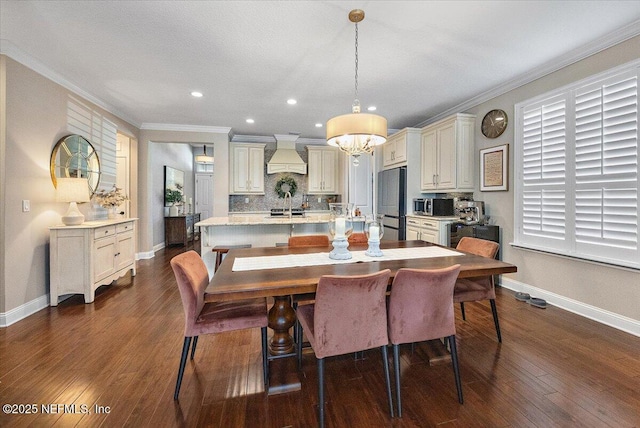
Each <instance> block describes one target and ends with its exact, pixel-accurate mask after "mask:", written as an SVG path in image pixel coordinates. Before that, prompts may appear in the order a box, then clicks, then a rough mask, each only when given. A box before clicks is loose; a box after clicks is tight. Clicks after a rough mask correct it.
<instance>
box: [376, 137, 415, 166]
mask: <svg viewBox="0 0 640 428" xmlns="http://www.w3.org/2000/svg"><path fill="white" fill-rule="evenodd" d="M420 131H421V130H420V129H419V128H404V129H402V130H400V131H398V132H396V133H395V134H393V135H391V136H390V137H389V138H388V139H387V142H386V143H384V145H383V146H382V168H383V169H386V168H396V167H398V166H405V165H407V160H408V159H407V152H408V151H409V150H408V148H407V147H408V146H409V145H412V144H416V145H419V144H420Z"/></svg>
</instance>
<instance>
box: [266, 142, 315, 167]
mask: <svg viewBox="0 0 640 428" xmlns="http://www.w3.org/2000/svg"><path fill="white" fill-rule="evenodd" d="M274 137H275V139H276V152H275V153H274V154H273V156H272V157H271V160H270V161H269V162H267V174H276V173H279V172H292V173H295V174H306V173H307V164H306V163H304V161H303V160H302V158H301V157H300V155H299V154H298V152H297V151H296V140H297V139H298V136H297V135H291V134H275V135H274Z"/></svg>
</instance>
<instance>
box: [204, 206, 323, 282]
mask: <svg viewBox="0 0 640 428" xmlns="http://www.w3.org/2000/svg"><path fill="white" fill-rule="evenodd" d="M195 226H196V227H199V228H200V232H201V238H202V243H201V245H202V259H203V260H204V262H205V264H206V265H207V269H208V270H209V276H211V275H213V268H214V266H215V254H213V252H212V249H213V247H215V246H218V245H242V244H251V246H253V247H275V246H276V245H278V244H285V245H286V243H287V242H288V240H289V237H290V236H292V235H313V234H328V233H329V212H328V211H324V212H322V211H321V212H315V213H305V215H304V216H292V217H289V216H288V215H286V214H285V215H283V216H275V217H274V216H270V215H269V213H230V215H229V216H227V217H209V218H207V219H204V220H202V221H200V222H198V223H196V224H195Z"/></svg>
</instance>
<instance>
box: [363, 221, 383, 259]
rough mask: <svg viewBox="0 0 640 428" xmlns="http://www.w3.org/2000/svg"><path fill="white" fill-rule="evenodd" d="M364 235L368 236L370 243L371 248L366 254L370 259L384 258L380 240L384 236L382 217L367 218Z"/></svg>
mask: <svg viewBox="0 0 640 428" xmlns="http://www.w3.org/2000/svg"><path fill="white" fill-rule="evenodd" d="M364 233H365V234H366V235H367V239H368V241H367V242H368V243H369V248H367V251H366V252H365V253H364V254H365V255H366V256H369V257H382V255H383V254H382V250H380V239H381V238H382V235H384V224H383V223H382V216H381V215H376V216H367V219H366V220H365V223H364Z"/></svg>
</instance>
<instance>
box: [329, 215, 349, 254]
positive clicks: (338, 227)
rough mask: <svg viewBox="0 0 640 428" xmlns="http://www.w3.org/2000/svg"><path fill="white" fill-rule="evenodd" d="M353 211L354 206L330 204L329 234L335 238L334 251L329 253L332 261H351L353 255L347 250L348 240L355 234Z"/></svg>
mask: <svg viewBox="0 0 640 428" xmlns="http://www.w3.org/2000/svg"><path fill="white" fill-rule="evenodd" d="M352 211H353V204H349V203H331V204H329V213H330V220H329V234H331V236H332V237H333V243H332V244H333V250H331V252H330V253H329V258H330V259H333V260H349V259H350V258H351V253H350V252H349V250H347V247H349V241H347V238H348V237H349V235H351V232H353V218H352Z"/></svg>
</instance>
